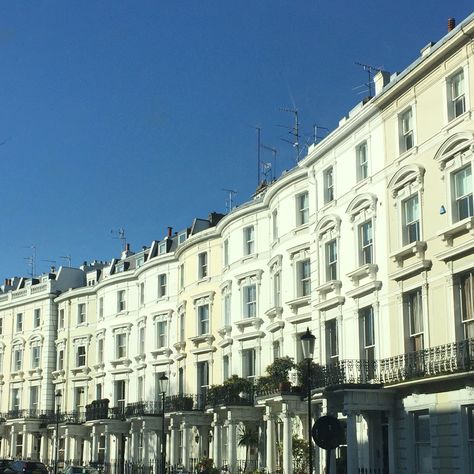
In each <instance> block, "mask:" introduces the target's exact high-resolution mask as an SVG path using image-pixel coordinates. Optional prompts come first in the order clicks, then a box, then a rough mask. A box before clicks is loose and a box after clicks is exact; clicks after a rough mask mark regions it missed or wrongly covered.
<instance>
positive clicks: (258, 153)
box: [255, 127, 262, 187]
mask: <svg viewBox="0 0 474 474" xmlns="http://www.w3.org/2000/svg"><path fill="white" fill-rule="evenodd" d="M255 130H257V187H258V186H260V134H261V131H262V129H261V128H260V127H255Z"/></svg>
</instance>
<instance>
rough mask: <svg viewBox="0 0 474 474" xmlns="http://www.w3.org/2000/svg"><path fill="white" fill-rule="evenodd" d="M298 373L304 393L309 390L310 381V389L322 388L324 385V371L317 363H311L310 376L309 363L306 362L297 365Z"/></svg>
mask: <svg viewBox="0 0 474 474" xmlns="http://www.w3.org/2000/svg"><path fill="white" fill-rule="evenodd" d="M296 373H297V374H298V380H299V382H300V384H301V391H302V393H306V391H307V390H308V388H307V387H308V385H307V384H308V381H309V384H310V388H317V387H322V386H323V385H324V379H325V377H324V369H323V367H321V366H320V365H319V364H317V363H316V362H313V361H311V364H310V370H309V374H308V363H307V361H306V360H302V361H300V362H299V363H298V364H296Z"/></svg>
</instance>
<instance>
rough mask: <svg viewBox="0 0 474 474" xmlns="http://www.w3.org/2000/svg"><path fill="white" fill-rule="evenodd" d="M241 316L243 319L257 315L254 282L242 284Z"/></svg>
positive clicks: (255, 286)
mask: <svg viewBox="0 0 474 474" xmlns="http://www.w3.org/2000/svg"><path fill="white" fill-rule="evenodd" d="M252 296H253V298H252ZM242 316H243V317H244V319H251V318H256V317H257V285H256V283H250V284H246V285H244V286H242Z"/></svg>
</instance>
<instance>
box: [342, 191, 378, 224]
mask: <svg viewBox="0 0 474 474" xmlns="http://www.w3.org/2000/svg"><path fill="white" fill-rule="evenodd" d="M376 209H377V196H376V195H375V194H372V193H364V194H359V195H357V196H356V197H355V198H354V199H353V200H352V201H351V202H350V204H349V206H348V207H347V210H346V213H347V214H349V217H350V221H351V222H354V220H357V218H358V217H359V216H360V217H361V219H362V220H367V219H368V218H369V217H373V216H374V214H375V211H376Z"/></svg>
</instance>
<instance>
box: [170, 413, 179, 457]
mask: <svg viewBox="0 0 474 474" xmlns="http://www.w3.org/2000/svg"><path fill="white" fill-rule="evenodd" d="M170 422H171V426H170V444H169V460H170V466H176V465H177V464H178V457H179V455H178V440H179V426H178V425H177V424H176V421H175V420H174V419H173V418H171V420H170Z"/></svg>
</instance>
